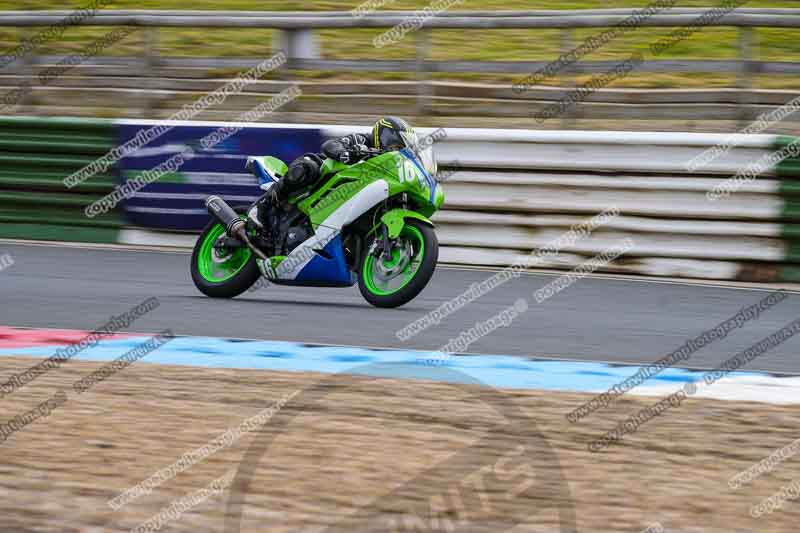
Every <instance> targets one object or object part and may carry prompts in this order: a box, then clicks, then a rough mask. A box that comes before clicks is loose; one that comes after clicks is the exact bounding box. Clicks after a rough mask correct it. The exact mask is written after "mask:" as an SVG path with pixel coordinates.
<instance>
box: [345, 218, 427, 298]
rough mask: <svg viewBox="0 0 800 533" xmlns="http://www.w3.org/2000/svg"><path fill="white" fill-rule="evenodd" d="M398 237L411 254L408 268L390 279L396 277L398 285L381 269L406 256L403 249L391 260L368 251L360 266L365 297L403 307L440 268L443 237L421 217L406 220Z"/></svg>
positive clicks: (360, 284) (370, 244)
mask: <svg viewBox="0 0 800 533" xmlns="http://www.w3.org/2000/svg"><path fill="white" fill-rule="evenodd" d="M375 238H376V237H374V236H373V237H372V238H371V239H370V241H369V242H368V243H367V250H369V249H371V247H372V243H373V242H374V240H375ZM398 241H402V242H403V243H404V244H405V247H404V249H407V250H409V256H410V259H409V264H408V266H407V267H406V269H404V270H403V271H402V273H401V274H398V275H397V276H396V277H394V278H391V279H390V280H389V281H395V284H398V286H396V287H390V286H389V283H388V282H384V281H383V280H381V279H380V273H381V270H385V269H387V268H389V269H391V267H392V266H393V265H392V263H393V262H394V261H395V260H396V258H397V257H398V256H401V257H402V253H403V252H402V251H400V252H398V250H397V249H396V250H395V252H394V254H393V258H392V261H389V262H386V261H384V259H383V258H376V257H375V256H373V255H370V254H369V253H367V254H365V256H364V259H363V260H362V263H361V266H360V268H359V269H358V289H359V290H360V291H361V295H362V296H363V297H364V299H365V300H366V301H368V302H369V303H371V304H372V305H374V306H375V307H385V308H392V307H400V306H401V305H404V304H406V303H408V302H410V301H411V300H413V299H414V298H416V296H417V295H418V294H419V293H420V292H422V289H424V288H425V286H426V285H427V284H428V282H429V281H430V280H431V277H433V272H434V270H436V261H437V260H438V259H439V240H438V239H437V238H436V233H435V232H434V231H433V228H431V227H430V226H429V225H427V224H425V223H424V222H422V221H420V220H416V219H409V220H406V224H405V226H404V227H403V229H402V230H401V232H400V235H399V236H398V238H397V239H395V243H397V242H398ZM400 260H402V259H400ZM378 262H380V263H381V264H379V263H378Z"/></svg>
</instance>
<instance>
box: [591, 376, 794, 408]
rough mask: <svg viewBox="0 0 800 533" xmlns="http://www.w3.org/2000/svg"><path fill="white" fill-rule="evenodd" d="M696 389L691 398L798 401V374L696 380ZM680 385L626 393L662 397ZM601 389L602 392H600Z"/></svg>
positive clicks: (644, 388) (768, 401)
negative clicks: (711, 380)
mask: <svg viewBox="0 0 800 533" xmlns="http://www.w3.org/2000/svg"><path fill="white" fill-rule="evenodd" d="M696 385H697V392H696V393H695V394H694V395H692V396H691V398H707V399H712V400H729V401H739V402H759V403H769V404H775V405H795V404H800V377H775V376H769V375H744V376H733V377H725V378H722V379H721V380H719V381H717V382H716V383H713V384H711V385H706V383H705V382H703V381H702V380H701V381H697V382H696ZM680 388H681V387H680V385H674V384H673V385H644V386H641V387H636V388H634V389H632V390H631V391H630V392H629V393H628V394H634V395H638V396H666V395H668V394H671V393H673V392H675V391H677V390H679V389H680ZM602 392H605V391H602Z"/></svg>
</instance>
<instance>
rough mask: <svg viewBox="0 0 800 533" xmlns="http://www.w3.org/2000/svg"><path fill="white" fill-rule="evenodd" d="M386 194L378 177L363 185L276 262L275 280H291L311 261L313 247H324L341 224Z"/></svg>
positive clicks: (387, 194) (385, 185)
mask: <svg viewBox="0 0 800 533" xmlns="http://www.w3.org/2000/svg"><path fill="white" fill-rule="evenodd" d="M388 197H389V184H388V183H386V181H384V180H378V181H374V182H372V183H370V184H369V185H367V186H366V187H364V188H363V189H362V190H361V191H360V192H359V193H358V194H356V195H355V196H353V197H352V198H350V199H349V200H348V201H346V202H345V203H344V204H342V205H341V206H340V207H339V209H337V210H336V211H334V212H333V213H331V214H330V216H329V217H328V218H326V219H325V220H324V221H323V222H322V223H321V224H320V225H319V227H318V228H317V231H316V233H315V234H314V235H313V236H312V237H309V238H308V239H307V240H306V241H305V242H303V243H302V244H300V245H299V246H298V247H297V248H295V249H294V250H292V252H291V253H290V254H289V255H288V256H287V257H286V259H284V260H283V262H282V263H281V264H280V265H278V268H277V274H278V279H286V280H292V279H295V278H296V277H297V275H298V274H299V273H300V271H301V270H303V268H304V267H305V266H306V265H307V264H308V263H309V261H311V260H312V259H313V258H314V256H316V253H315V252H314V250H315V249H317V250H318V249H321V248H324V247H325V245H326V244H328V243H329V242H330V241H331V240H332V239H333V238H334V237H336V235H338V234H339V232H340V231H341V230H342V228H343V227H344V226H346V225H347V224H350V223H351V222H353V221H354V220H355V219H357V218H358V217H360V216H361V215H363V214H364V213H366V212H367V211H369V210H370V209H371V208H373V207H374V206H375V205H377V204H379V203H380V202H382V201H384V200H385V199H387V198H388Z"/></svg>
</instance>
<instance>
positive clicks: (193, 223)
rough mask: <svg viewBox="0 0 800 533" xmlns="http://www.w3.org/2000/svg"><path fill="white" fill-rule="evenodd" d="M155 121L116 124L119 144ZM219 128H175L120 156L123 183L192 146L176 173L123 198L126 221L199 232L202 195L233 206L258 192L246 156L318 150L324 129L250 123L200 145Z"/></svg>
mask: <svg viewBox="0 0 800 533" xmlns="http://www.w3.org/2000/svg"><path fill="white" fill-rule="evenodd" d="M154 124H155V123H154V122H149V121H148V122H145V121H143V122H141V123H136V122H130V121H126V122H125V123H121V124H118V125H117V128H118V129H117V142H118V145H124V144H125V143H126V142H128V141H130V140H131V139H134V138H135V137H136V135H137V133H139V132H140V131H145V130H147V129H149V128H151V127H153V125H154ZM220 126H221V125H220ZM220 126H212V125H198V126H191V125H180V126H175V127H173V128H172V129H170V130H168V131H167V132H166V133H164V134H163V135H161V136H160V137H158V138H156V139H154V140H153V141H151V142H149V143H147V144H146V145H144V146H142V147H141V148H139V149H138V150H135V151H134V152H133V153H131V154H130V155H127V156H125V157H124V158H122V159H121V160H120V162H119V164H118V165H117V180H118V182H119V183H124V182H125V181H128V180H130V179H133V178H135V177H136V176H139V175H140V174H141V173H142V172H144V171H146V170H151V169H153V168H156V167H158V166H159V165H160V164H162V163H165V162H166V161H168V160H169V159H170V158H171V157H173V156H175V155H177V154H181V153H184V152H186V151H187V150H188V149H190V148H191V149H192V150H193V156H192V157H191V158H190V159H188V160H186V162H185V163H183V164H182V165H181V166H180V167H179V168H178V169H176V171H175V172H170V173H167V174H165V175H164V176H162V177H161V178H159V179H158V181H157V182H155V183H151V184H148V185H146V186H145V187H144V188H143V189H141V190H140V191H139V192H138V193H137V194H136V195H135V196H134V197H133V198H131V199H129V200H127V201H126V202H125V204H124V209H125V218H126V221H127V222H128V223H130V224H132V225H135V226H140V227H145V228H156V229H162V230H164V229H166V230H192V231H197V230H200V229H202V228H203V226H205V224H206V223H207V222H208V215H207V213H206V210H205V207H204V204H203V200H204V199H205V197H206V196H208V195H210V194H218V195H220V196H222V197H224V198H225V199H226V200H227V201H228V202H229V203H230V204H231V205H232V206H234V207H237V206H243V205H247V204H250V203H252V202H253V201H254V200H255V199H256V198H258V196H260V194H261V191H260V190H259V188H258V182H257V180H256V178H255V177H254V176H253V175H252V174H250V173H249V172H248V171H247V170H245V168H244V165H245V161H246V159H247V156H249V155H273V156H275V157H278V158H280V159H282V160H283V161H285V162H287V164H288V163H289V162H291V161H292V160H293V159H295V158H296V157H299V156H301V155H303V154H304V153H305V152H318V151H319V148H320V145H321V144H322V142H323V135H322V132H321V130H319V129H316V128H292V127H266V126H265V127H258V126H249V127H244V128H242V129H241V130H239V131H237V132H236V133H234V134H233V135H231V136H230V137H229V138H227V139H225V140H224V141H222V142H220V143H218V144H216V145H215V146H213V147H212V148H211V149H210V150H207V149H204V148H203V147H202V146H201V145H200V139H202V138H203V137H205V136H206V135H208V134H210V133H212V132H214V131H216V130H217V129H218V128H219V127H220Z"/></svg>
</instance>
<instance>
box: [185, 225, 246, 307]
mask: <svg viewBox="0 0 800 533" xmlns="http://www.w3.org/2000/svg"><path fill="white" fill-rule="evenodd" d="M224 235H225V228H223V227H222V225H221V224H219V223H217V222H214V221H211V222H209V223H208V224H207V225H206V227H205V228H204V229H203V233H201V234H200V237H199V238H198V239H197V243H196V244H195V245H194V252H193V253H192V265H191V267H190V270H191V274H192V281H194V284H195V286H196V287H197V288H198V289H199V290H200V292H202V293H203V294H205V295H206V296H211V297H212V298H233V297H234V296H238V295H239V294H241V293H243V292H244V291H246V290H247V289H249V288H250V287H251V286H252V285H253V284H254V283H255V282H256V281H258V278H259V277H261V272H260V271H259V270H258V265H257V264H256V260H255V257H254V256H253V252H251V251H250V249H249V248H233V249H231V250H224V251H221V250H218V249H216V248H214V243H215V242H217V239H219V238H220V237H222V236H224Z"/></svg>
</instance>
